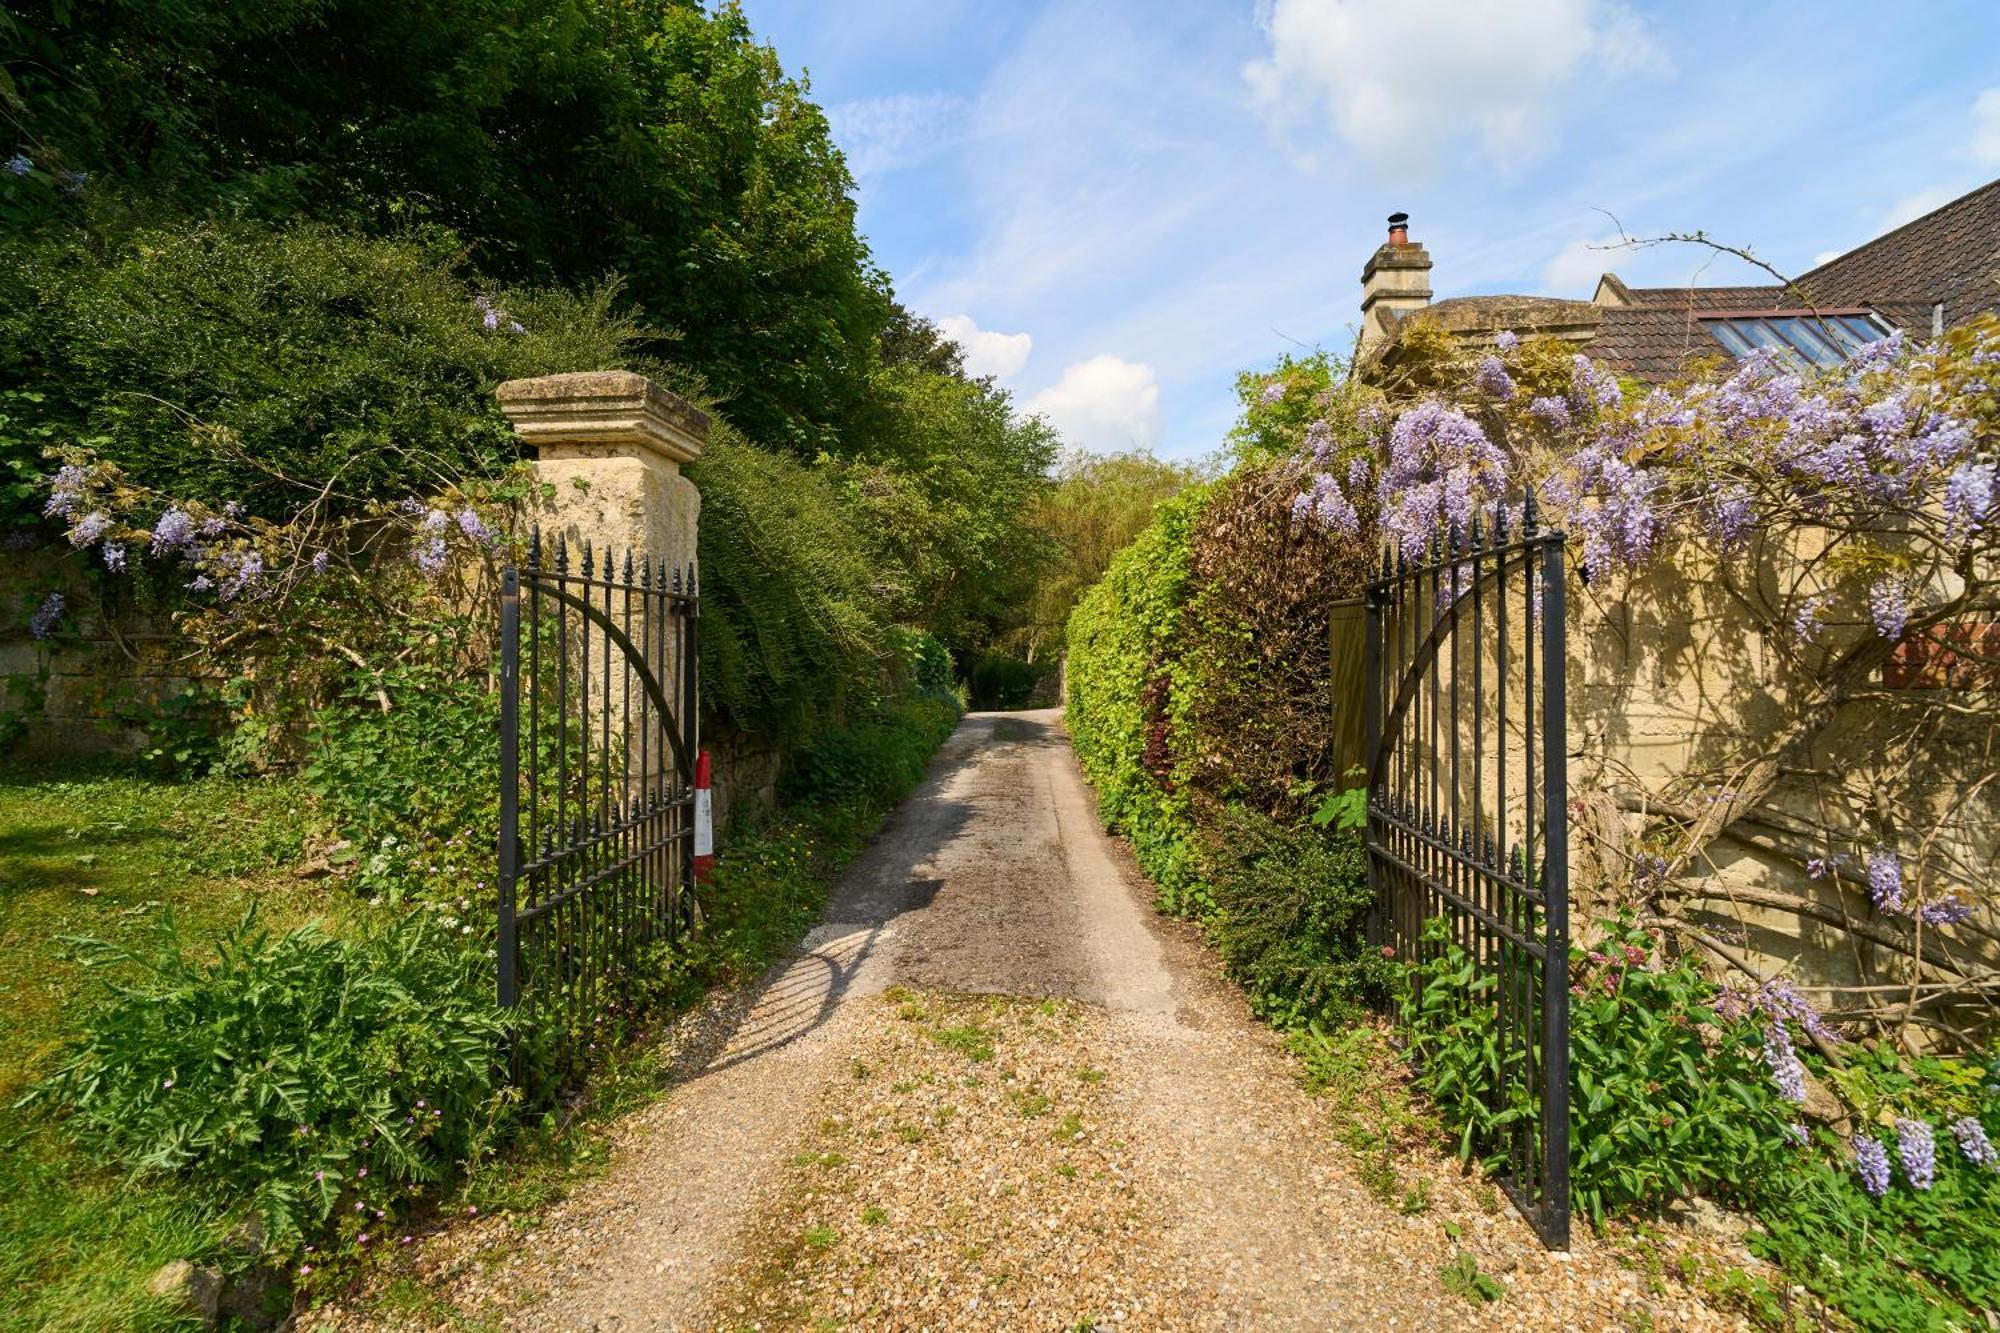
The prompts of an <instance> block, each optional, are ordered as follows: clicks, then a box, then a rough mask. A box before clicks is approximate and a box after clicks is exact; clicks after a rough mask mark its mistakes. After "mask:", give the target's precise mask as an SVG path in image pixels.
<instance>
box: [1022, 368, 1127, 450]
mask: <svg viewBox="0 0 2000 1333" xmlns="http://www.w3.org/2000/svg"><path fill="white" fill-rule="evenodd" d="M1024 406H1025V407H1026V409H1027V410H1028V411H1029V412H1038V413H1040V414H1041V415H1043V416H1045V417H1047V418H1048V419H1049V424H1051V425H1053V426H1054V427H1055V428H1056V429H1057V430H1059V431H1061V432H1062V435H1063V439H1064V441H1065V442H1067V443H1068V444H1069V445H1071V446H1072V447H1076V448H1083V449H1092V450H1096V451H1098V452H1100V453H1108V452H1111V451H1114V450H1119V449H1150V448H1152V447H1153V446H1154V445H1155V444H1157V443H1158V442H1159V439H1160V384H1159V380H1158V378H1157V377H1156V376H1155V375H1154V374H1153V368H1152V367H1151V366H1149V365H1146V364H1144V363H1143V362H1138V361H1127V360H1125V359H1123V358H1122V357H1116V356H1111V355H1108V354H1106V355H1102V356H1093V357H1091V358H1090V359H1089V360H1087V361H1078V362H1077V363H1075V364H1074V365H1072V366H1069V367H1068V368H1066V369H1065V370H1064V371H1063V373H1062V378H1061V379H1059V380H1057V381H1056V382H1055V383H1054V384H1052V385H1050V386H1049V387H1048V388H1046V389H1044V390H1042V391H1041V392H1040V393H1038V394H1036V395H1035V396H1034V397H1032V398H1030V399H1029V400H1028V401H1027V402H1026V403H1025V404H1024Z"/></svg>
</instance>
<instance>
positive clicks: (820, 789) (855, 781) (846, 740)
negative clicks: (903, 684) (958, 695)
mask: <svg viewBox="0 0 2000 1333" xmlns="http://www.w3.org/2000/svg"><path fill="white" fill-rule="evenodd" d="M957 725H958V704H957V701H956V700H955V699H952V698H951V697H950V696H948V695H947V696H945V697H943V698H940V697H938V696H937V695H935V694H928V695H919V696H917V697H915V698H912V699H908V700H904V701H902V702H900V703H897V704H895V705H892V706H886V707H883V708H882V709H880V710H879V711H877V712H876V713H875V714H874V715H873V716H871V717H867V718H864V719H861V720H859V721H856V722H853V723H850V724H849V725H847V726H845V727H840V728H836V729H833V730H829V731H824V732H821V733H820V734H819V735H817V736H815V737H814V738H813V739H812V740H811V741H810V742H808V743H807V744H806V745H805V746H804V747H803V748H801V749H800V750H799V751H798V753H796V754H794V755H793V756H792V758H791V761H790V762H789V763H788V764H787V765H786V766H785V774H784V778H783V780H782V782H781V784H780V794H781V795H783V796H786V797H788V798H790V799H792V800H795V801H797V800H810V801H812V802H814V803H816V804H821V805H845V806H855V807H859V808H863V809H876V808H883V807H886V806H887V805H889V804H891V803H893V802H894V801H896V800H898V799H900V798H901V797H902V795H903V794H904V793H906V792H908V791H909V790H910V788H912V787H914V786H916V785H917V783H918V782H919V781H921V780H922V778H923V776H924V769H925V767H926V766H927V765H928V764H929V763H930V757H931V754H932V752H933V751H935V750H936V749H937V747H938V746H939V745H941V744H943V743H944V739H945V737H947V736H949V735H951V732H952V728H954V727H956V726H957Z"/></svg>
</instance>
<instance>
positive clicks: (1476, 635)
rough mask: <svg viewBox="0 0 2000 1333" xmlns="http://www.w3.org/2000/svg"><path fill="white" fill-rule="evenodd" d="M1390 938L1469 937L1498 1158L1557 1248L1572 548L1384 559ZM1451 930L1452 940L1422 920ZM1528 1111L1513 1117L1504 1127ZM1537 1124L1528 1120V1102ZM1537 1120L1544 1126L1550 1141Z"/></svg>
mask: <svg viewBox="0 0 2000 1333" xmlns="http://www.w3.org/2000/svg"><path fill="white" fill-rule="evenodd" d="M1365 614H1366V618H1367V635H1366V649H1365V652H1366V666H1365V676H1366V681H1367V684H1366V692H1367V717H1366V728H1367V733H1366V741H1365V744H1366V751H1367V788H1368V823H1367V844H1368V870H1369V878H1370V884H1371V887H1372V889H1373V891H1374V894H1375V906H1374V913H1373V917H1372V919H1371V929H1372V931H1373V932H1374V940H1375V942H1376V943H1378V944H1380V945H1384V946H1388V947H1390V948H1393V949H1394V950H1395V952H1396V956H1398V957H1400V958H1403V959H1424V958H1428V957H1433V956H1435V955H1437V954H1439V953H1440V952H1442V951H1445V950H1448V949H1450V948H1451V947H1452V946H1454V945H1455V946H1457V947H1458V948H1459V949H1461V950H1463V951H1464V955H1465V957H1466V959H1467V961H1468V962H1469V963H1470V964H1471V966H1472V972H1473V976H1474V981H1473V983H1472V987H1471V988H1470V991H1469V992H1468V993H1467V995H1466V996H1465V997H1464V998H1465V1001H1466V1003H1468V1004H1469V1005H1472V1006H1475V1007H1477V1008H1479V1009H1481V1010H1482V1011H1483V1013H1484V1015H1485V1016H1486V1017H1489V1018H1490V1019H1491V1020H1492V1022H1493V1025H1494V1031H1495V1032H1496V1034H1497V1037H1498V1042H1497V1049H1496V1050H1495V1052H1494V1054H1493V1057H1492V1058H1493V1060H1494V1061H1495V1062H1496V1067H1495V1068H1494V1069H1493V1070H1492V1072H1493V1073H1494V1074H1496V1075H1497V1078H1496V1079H1495V1080H1494V1081H1495V1085H1496V1087H1497V1091H1496V1092H1495V1094H1494V1104H1493V1105H1492V1106H1491V1110H1492V1111H1493V1112H1494V1114H1495V1115H1496V1116H1500V1117H1502V1118H1501V1121H1500V1126H1499V1128H1498V1129H1497V1130H1495V1131H1494V1132H1493V1133H1491V1134H1490V1135H1489V1139H1490V1140H1491V1141H1488V1142H1484V1143H1481V1144H1479V1145H1478V1147H1479V1151H1480V1152H1481V1154H1482V1155H1487V1156H1494V1155H1498V1156H1502V1157H1503V1158H1504V1161H1505V1171H1504V1175H1503V1183H1505V1184H1506V1186H1507V1188H1508V1191H1509V1193H1510V1194H1511V1195H1512V1196H1513V1197H1514V1200H1515V1202H1516V1204H1517V1205H1519V1206H1520V1207H1521V1209H1522V1211H1523V1212H1524V1213H1526V1214H1527V1215H1528V1217H1529V1218H1530V1219H1531V1220H1532V1221H1533V1222H1534V1224H1535V1226H1536V1228H1537V1229H1538V1230H1539V1231H1540V1233H1541V1236H1542V1239H1543V1241H1544V1242H1545V1243H1546V1244H1548V1245H1550V1246H1553V1247H1556V1248H1564V1247H1566V1246H1567V1245H1568V1243H1569V897H1568V893H1569V867H1568V829H1569V798H1568V769H1567V765H1566V755H1567V753H1568V736H1567V730H1566V727H1565V723H1564V716H1565V708H1564V694H1563V671H1564V665H1565V662H1566V659H1567V649H1566V645H1565V637H1566V628H1567V627H1566V625H1565V608H1564V596H1563V537H1562V534H1561V533H1559V532H1554V531H1550V530H1548V529H1545V528H1540V527H1538V526H1537V523H1536V519H1535V513H1534V506H1533V503H1532V501H1530V503H1529V504H1528V505H1527V506H1526V510H1525V514H1524V515H1523V517H1522V518H1521V520H1520V521H1519V523H1518V525H1517V530H1516V531H1514V532H1509V531H1508V530H1507V525H1506V521H1505V519H1504V518H1503V519H1502V521H1501V522H1500V523H1498V524H1496V525H1494V526H1493V527H1492V528H1491V529H1490V530H1482V529H1481V527H1480V525H1479V523H1478V522H1477V520H1475V521H1474V523H1473V525H1472V526H1471V528H1470V530H1460V529H1455V528H1454V529H1451V530H1447V531H1443V532H1441V533H1439V534H1438V536H1437V537H1436V538H1435V539H1434V540H1433V541H1432V542H1431V544H1430V546H1429V548H1428V549H1427V550H1426V551H1424V552H1423V553H1422V555H1421V556H1420V558H1417V559H1414V560H1412V559H1409V558H1407V557H1406V555H1405V554H1404V553H1402V552H1401V551H1397V552H1396V553H1394V554H1392V555H1385V556H1384V558H1383V563H1382V568H1381V571H1380V576H1379V578H1377V579H1376V580H1374V581H1373V582H1371V583H1370V585H1369V587H1368V594H1367V597H1366V600H1365ZM1432 920H1440V921H1441V922H1442V935H1441V936H1440V935H1438V934H1436V933H1433V934H1431V935H1426V933H1425V924H1426V923H1427V922H1430V921H1432ZM1509 1110H1512V1111H1513V1112H1515V1114H1514V1115H1510V1116H1502V1113H1503V1112H1507V1111H1509ZM1524 1110H1525V1111H1528V1112H1531V1114H1521V1112H1522V1111H1524ZM1536 1126H1538V1127H1539V1131H1538V1132H1537V1130H1536V1128H1535V1127H1536Z"/></svg>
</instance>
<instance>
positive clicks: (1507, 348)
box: [1493, 329, 1521, 352]
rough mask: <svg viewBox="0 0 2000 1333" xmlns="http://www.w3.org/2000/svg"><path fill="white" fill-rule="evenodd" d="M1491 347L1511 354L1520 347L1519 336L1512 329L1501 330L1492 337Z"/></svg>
mask: <svg viewBox="0 0 2000 1333" xmlns="http://www.w3.org/2000/svg"><path fill="white" fill-rule="evenodd" d="M1493 345H1494V346H1495V347H1497V348H1499V349H1500V350H1501V351H1503V352H1511V351H1513V350H1514V349H1515V348H1516V347H1519V346H1520V345H1521V335H1520V334H1518V333H1516V332H1514V330H1512V329H1502V330H1500V332H1498V333H1496V334H1494V335H1493Z"/></svg>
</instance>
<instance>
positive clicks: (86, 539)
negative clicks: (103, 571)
mask: <svg viewBox="0 0 2000 1333" xmlns="http://www.w3.org/2000/svg"><path fill="white" fill-rule="evenodd" d="M109 531H111V515H109V514H107V513H105V512H104V511H103V510H102V509H93V510H91V511H90V512H89V513H88V514H85V515H84V516H83V517H82V518H80V519H78V520H77V521H76V523H75V525H74V526H73V527H71V528H70V530H69V544H70V545H71V546H88V545H90V544H91V543H92V542H94V541H96V540H98V539H99V538H100V537H102V536H103V535H104V534H105V533H107V532H109Z"/></svg>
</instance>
